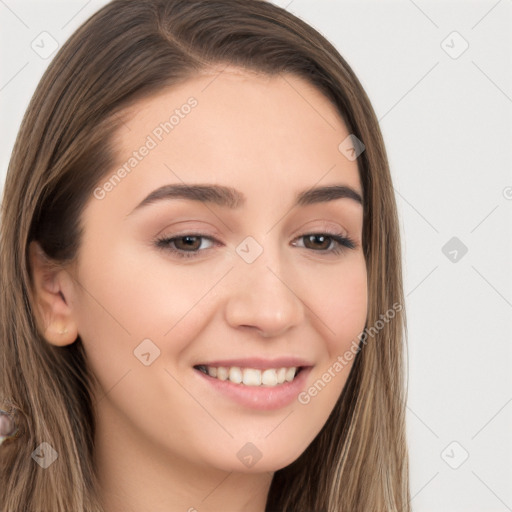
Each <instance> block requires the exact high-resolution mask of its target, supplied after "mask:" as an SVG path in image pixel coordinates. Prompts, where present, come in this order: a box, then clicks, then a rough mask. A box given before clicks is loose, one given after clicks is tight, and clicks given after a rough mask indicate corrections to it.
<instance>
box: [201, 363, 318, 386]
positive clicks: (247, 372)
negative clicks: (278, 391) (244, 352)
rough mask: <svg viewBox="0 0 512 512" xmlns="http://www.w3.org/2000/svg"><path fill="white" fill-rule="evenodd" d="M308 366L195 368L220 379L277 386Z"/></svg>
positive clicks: (205, 366) (234, 382)
mask: <svg viewBox="0 0 512 512" xmlns="http://www.w3.org/2000/svg"><path fill="white" fill-rule="evenodd" d="M306 368H309V367H306V366H290V367H279V368H250V367H240V366H229V367H228V366H209V365H204V364H199V365H195V366H194V369H195V370H198V371H200V372H201V373H203V374H205V375H207V376H209V377H211V378H213V379H216V380H220V381H229V382H231V383H233V384H239V385H241V386H248V387H275V386H281V385H284V384H286V383H288V382H292V381H294V380H295V379H296V378H297V376H298V375H299V374H300V373H301V372H303V371H304V370H305V369H306Z"/></svg>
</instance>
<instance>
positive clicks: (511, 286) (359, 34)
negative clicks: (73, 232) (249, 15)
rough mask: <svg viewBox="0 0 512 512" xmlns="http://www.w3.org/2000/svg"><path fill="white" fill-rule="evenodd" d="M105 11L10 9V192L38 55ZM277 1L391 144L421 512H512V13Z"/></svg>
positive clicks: (6, 137)
mask: <svg viewBox="0 0 512 512" xmlns="http://www.w3.org/2000/svg"><path fill="white" fill-rule="evenodd" d="M105 3H107V2H105V1H89V2H87V1H86V0H83V1H70V0H67V1H59V2H49V1H39V2H35V1H32V2H28V1H27V2H24V1H16V0H0V42H1V46H0V73H1V74H0V112H1V120H0V129H1V136H0V159H1V161H0V173H1V176H0V182H1V183H2V186H3V182H4V179H5V173H6V170H7V165H8V161H9V158H10V153H11V150H12V146H13V144H14V140H15V136H16V133H17V130H18V127H19V124H20V122H21V118H22V115H23V113H24V111H25V109H26V107H27V104H28V101H29V99H30V97H31V95H32V93H33V91H34V89H35V87H36V84H37V82H38V81H39V79H40V77H41V75H42V73H43V71H44V70H45V69H46V66H47V65H48V63H49V62H50V60H51V58H52V56H50V57H49V58H48V59H46V60H45V59H42V58H41V57H39V56H38V55H37V54H36V53H35V52H34V51H33V50H32V48H31V43H32V41H33V40H35V39H36V38H37V37H38V36H39V34H40V33H41V32H43V31H47V32H49V33H50V34H51V35H52V36H53V38H55V39H56V41H57V42H58V43H59V44H62V43H63V42H64V41H65V40H66V39H67V38H68V37H69V36H70V35H71V33H72V32H73V31H74V30H75V29H76V28H77V27H78V26H79V25H80V24H81V23H82V22H83V21H85V19H87V18H88V17H89V16H90V15H91V14H92V13H94V12H95V11H96V10H97V9H98V8H99V7H100V6H102V5H104V4H105ZM275 3H276V4H278V5H280V6H282V7H285V8H287V9H288V10H289V11H291V12H293V13H294V14H296V15H298V16H300V17H301V18H303V19H304V20H305V21H307V22H308V23H310V24H311V25H313V26H314V27H315V28H316V29H318V30H319V31H320V32H322V33H323V34H324V35H325V36H326V37H327V38H328V39H329V40H330V41H331V42H333V43H334V45H335V46H336V47H337V48H338V49H339V51H340V53H341V54H342V55H343V56H344V57H345V58H346V60H347V61H348V62H349V64H350V65H351V66H352V68H353V69H354V71H355V72H356V74H357V75H358V77H359V78H360V80H361V82H362V84H363V86H364V87H365V89H366V91H367V93H368V95H369V97H370V99H371V101H372V103H373V106H374V109H375V111H376V113H377V116H378V118H379V121H380V125H381V129H382V131H383V134H384V139H385V142H386V146H387V150H388V155H389V160H390V164H391V171H392V176H393V180H394V186H395V190H396V196H397V201H398V207H399V212H400V219H401V220H400V222H401V230H402V236H403V242H402V243H403V250H404V265H405V269H404V271H405V276H404V277H405V293H406V296H407V301H406V308H407V317H408V326H409V339H408V347H409V350H408V361H409V400H408V409H407V411H408V427H407V428H408V435H409V448H410V455H411V495H412V497H413V498H412V505H413V509H414V510H415V511H416V512H425V511H442V512H448V511H460V512H470V511H485V512H491V511H496V512H502V511H506V510H512V429H511V427H512V377H511V374H512V372H511V367H512V364H511V361H512V354H511V352H512V345H511V340H512V336H511V335H512V272H511V264H512V258H511V256H512V254H511V253H512V243H511V240H512V229H511V224H512V222H511V219H512V172H511V161H512V151H511V147H512V146H511V142H512V137H511V135H512V44H511V43H512V38H511V33H512V32H511V28H512V23H511V22H512V2H511V1H510V0H499V1H495V0H492V1H478V2H470V1H449V2H448V1H429V2H427V1H426V0H423V1H421V2H420V1H419V0H418V1H415V2H413V1H412V0H401V1H382V0H381V1H378V2H377V1H371V2H370V1H358V2H355V1H350V2H349V1H341V0H340V1H328V0H322V1H319V0H316V1H313V0H292V1H291V2H290V0H275ZM454 31H456V32H458V34H459V35H451V36H450V34H452V32H454ZM448 36H449V37H448ZM447 37H448V38H447ZM36 40H37V39H36ZM464 40H465V41H466V42H467V44H469V47H468V49H467V50H466V51H465V52H464V53H462V54H461V55H460V56H457V55H458V53H459V51H460V50H461V49H463V47H464V46H463V45H464V44H465V43H464ZM443 41H444V43H443ZM447 52H448V53H447ZM449 53H451V54H452V56H450V55H449ZM453 57H457V58H453ZM452 237H457V239H458V240H459V241H456V242H455V243H456V244H458V247H457V245H455V246H453V247H452V246H448V247H447V248H446V249H445V252H446V253H447V256H446V255H445V254H444V253H443V250H442V248H443V247H444V246H445V244H446V243H447V242H448V241H449V240H450V239H452ZM460 243H463V244H464V245H465V246H466V247H467V249H468V252H467V253H466V254H464V255H462V252H461V251H460ZM453 250H456V251H458V252H457V253H454V252H453ZM450 252H451V254H450ZM454 258H455V261H453V259H454ZM466 456H467V457H468V458H467V459H466V460H465V461H464V458H465V457H466ZM463 461H464V462H463ZM457 466H458V467H457Z"/></svg>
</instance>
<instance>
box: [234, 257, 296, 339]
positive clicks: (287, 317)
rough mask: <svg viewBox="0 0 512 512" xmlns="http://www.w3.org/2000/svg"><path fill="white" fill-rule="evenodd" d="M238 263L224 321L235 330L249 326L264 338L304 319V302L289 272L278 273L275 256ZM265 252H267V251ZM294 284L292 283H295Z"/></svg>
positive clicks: (289, 327) (245, 328)
mask: <svg viewBox="0 0 512 512" xmlns="http://www.w3.org/2000/svg"><path fill="white" fill-rule="evenodd" d="M265 254H266V253H265V252H263V254H262V255H261V256H260V257H259V258H258V259H256V261H254V262H252V263H250V264H247V263H245V262H244V261H240V262H239V263H238V266H239V268H237V269H236V271H235V272H233V273H232V276H231V279H233V283H234V284H233V285H232V289H231V292H230V294H229V298H228V301H227V303H226V309H225V315H226V321H227V323H228V324H229V325H230V326H231V327H233V328H235V329H239V330H240V329H243V330H247V329H251V330H255V331H257V332H258V333H259V334H260V335H261V336H263V337H265V338H270V337H276V336H280V335H282V334H284V333H285V332H287V331H288V330H290V329H292V328H293V327H295V326H297V325H299V324H300V323H301V322H302V321H303V319H304V307H305V306H304V304H303V302H302V300H301V298H300V297H299V295H298V292H296V291H295V290H294V288H295V287H297V283H294V282H293V279H292V278H291V277H290V272H284V273H283V272H281V271H279V269H280V268H281V267H280V266H279V265H277V264H275V263H274V262H275V261H276V259H272V260H271V258H270V257H264V256H265ZM267 254H268V252H267ZM294 285H295V286H294Z"/></svg>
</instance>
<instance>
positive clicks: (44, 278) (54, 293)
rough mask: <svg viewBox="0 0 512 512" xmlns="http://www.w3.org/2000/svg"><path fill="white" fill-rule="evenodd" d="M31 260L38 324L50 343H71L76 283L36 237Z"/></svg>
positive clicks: (75, 333)
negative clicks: (47, 252) (72, 296)
mask: <svg viewBox="0 0 512 512" xmlns="http://www.w3.org/2000/svg"><path fill="white" fill-rule="evenodd" d="M29 260H30V269H31V278H32V291H33V296H34V300H35V311H34V314H35V316H36V321H37V325H38V328H39V330H40V332H41V334H42V336H43V337H44V338H45V339H46V341H48V343H51V344H52V345H57V346H64V345H70V344H71V343H73V342H74V341H75V340H76V338H77V336H78V328H77V325H76V322H75V320H74V317H73V310H72V307H71V301H70V298H71V292H72V290H73V283H72V280H71V278H70V276H69V273H68V271H67V270H66V269H65V268H64V267H63V266H59V265H57V264H56V263H55V262H53V261H51V260H50V259H49V258H48V256H46V254H45V253H44V251H43V249H42V248H41V246H40V245H39V243H38V242H36V241H32V242H30V245H29Z"/></svg>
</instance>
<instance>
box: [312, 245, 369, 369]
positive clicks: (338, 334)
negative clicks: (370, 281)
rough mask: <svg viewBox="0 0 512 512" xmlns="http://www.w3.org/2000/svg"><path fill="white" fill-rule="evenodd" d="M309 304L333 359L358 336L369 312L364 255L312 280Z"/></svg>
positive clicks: (355, 256) (353, 258) (359, 255)
mask: <svg viewBox="0 0 512 512" xmlns="http://www.w3.org/2000/svg"><path fill="white" fill-rule="evenodd" d="M309 290H310V292H309V293H308V294H307V295H304V296H305V297H307V305H308V306H309V308H310V309H311V310H312V311H313V312H314V315H312V318H316V321H317V322H318V327H317V330H319V331H320V332H322V333H323V334H324V340H325V342H326V348H327V351H328V355H329V358H330V359H332V358H336V357H337V356H338V355H340V354H342V353H343V352H345V350H347V348H348V347H349V346H350V345H351V342H352V340H354V339H358V338H357V337H358V335H359V334H360V333H361V332H362V331H363V329H364V326H365V323H366V316H367V312H368V290H367V273H366V263H365V260H364V257H363V255H362V254H357V255H354V257H352V258H351V259H350V260H347V262H346V264H345V265H342V266H340V267H339V268H338V269H337V270H336V272H333V271H332V269H329V270H328V271H325V272H324V273H317V274H316V275H315V278H314V282H311V283H310V286H309Z"/></svg>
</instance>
